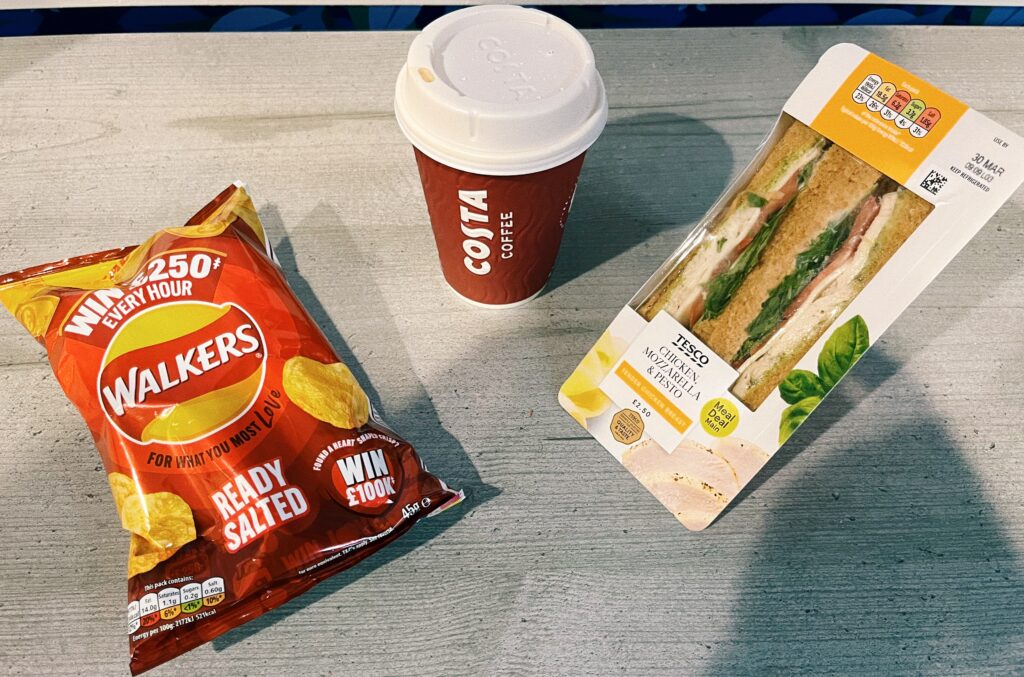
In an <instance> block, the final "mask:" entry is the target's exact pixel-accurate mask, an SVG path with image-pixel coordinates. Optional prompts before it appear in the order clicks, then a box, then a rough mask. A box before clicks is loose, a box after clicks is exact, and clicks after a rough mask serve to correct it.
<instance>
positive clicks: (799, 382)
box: [779, 369, 828, 404]
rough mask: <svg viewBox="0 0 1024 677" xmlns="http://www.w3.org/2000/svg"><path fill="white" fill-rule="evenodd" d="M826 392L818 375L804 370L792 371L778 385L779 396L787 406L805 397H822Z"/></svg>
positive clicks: (826, 389)
mask: <svg viewBox="0 0 1024 677" xmlns="http://www.w3.org/2000/svg"><path fill="white" fill-rule="evenodd" d="M827 392H828V388H826V387H825V384H823V383H822V382H821V379H820V378H818V375H817V374H815V373H814V372H812V371H807V370H806V369H794V370H793V371H791V372H789V374H788V375H787V376H786V378H784V379H783V380H782V383H780V384H779V394H780V395H782V399H784V400H785V401H786V402H788V403H789V404H796V403H797V402H799V401H800V400H802V399H805V398H807V397H824V396H825V394H826V393H827Z"/></svg>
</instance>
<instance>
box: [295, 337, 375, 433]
mask: <svg viewBox="0 0 1024 677" xmlns="http://www.w3.org/2000/svg"><path fill="white" fill-rule="evenodd" d="M282 382H283V383H284V391H285V393H287V395H288V397H289V398H290V399H291V400H292V402H294V403H295V404H297V405H299V408H300V409H302V410H303V411H304V412H306V413H307V414H309V415H310V416H312V417H313V418H316V419H319V420H321V421H324V422H326V423H330V424H331V425H333V426H337V427H338V428H349V429H352V428H358V427H360V426H362V425H363V424H364V423H366V421H367V420H368V419H369V417H370V401H369V400H368V399H367V398H366V393H364V392H363V389H362V388H360V387H359V383H358V382H357V381H356V378H355V376H353V375H352V372H351V371H350V370H349V368H348V367H346V366H345V364H344V363H342V362H335V363H333V364H324V363H322V362H317V361H316V360H311V359H309V358H308V357H302V356H301V355H297V356H295V357H293V358H291V359H289V360H288V361H287V362H285V365H284V375H283V377H282Z"/></svg>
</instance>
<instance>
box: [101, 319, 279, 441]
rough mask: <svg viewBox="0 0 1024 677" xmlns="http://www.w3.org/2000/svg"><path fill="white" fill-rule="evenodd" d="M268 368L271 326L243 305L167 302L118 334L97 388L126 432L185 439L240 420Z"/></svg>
mask: <svg viewBox="0 0 1024 677" xmlns="http://www.w3.org/2000/svg"><path fill="white" fill-rule="evenodd" d="M265 367H266V349H265V346H264V342H263V333H262V332H261V331H260V328H259V327H258V326H257V324H256V321H255V320H253V319H252V317H251V316H250V315H249V314H248V313H247V312H246V311H244V310H242V309H241V308H240V307H238V306H236V305H234V304H231V303H225V304H223V305H215V304H212V303H204V302H200V301H186V302H178V303H166V304H163V305H160V306H157V307H155V308H151V309H149V310H145V311H143V312H141V313H139V314H138V315H136V316H135V317H133V318H131V319H130V320H128V321H127V322H126V323H125V324H124V326H122V327H121V329H120V330H119V331H118V332H117V334H115V335H114V338H113V340H111V342H110V345H109V346H108V347H107V351H106V354H105V355H104V357H103V364H102V368H101V369H100V374H99V379H98V383H97V390H98V392H99V399H100V402H101V403H102V406H103V411H104V413H105V414H106V416H107V419H108V420H109V421H110V423H111V424H112V425H113V426H114V427H115V428H117V430H118V431H119V432H120V433H121V434H122V435H124V436H125V437H128V438H130V439H131V440H133V441H135V442H138V443H139V444H149V443H151V442H158V443H163V444H179V443H186V442H193V441H195V440H198V439H201V438H203V437H206V436H207V435H210V434H212V433H214V432H217V431H218V430H221V429H223V428H225V427H226V426H228V425H230V424H231V423H233V422H234V421H236V420H238V418H239V417H240V416H242V414H244V413H245V412H246V411H247V410H248V409H249V407H251V406H252V404H253V402H254V401H255V399H256V397H257V395H258V394H259V392H260V389H261V387H262V386H263V377H264V372H265Z"/></svg>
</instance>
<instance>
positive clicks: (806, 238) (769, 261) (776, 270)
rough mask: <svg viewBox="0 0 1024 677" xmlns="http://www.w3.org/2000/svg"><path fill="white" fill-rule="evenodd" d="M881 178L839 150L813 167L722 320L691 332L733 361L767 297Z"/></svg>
mask: <svg viewBox="0 0 1024 677" xmlns="http://www.w3.org/2000/svg"><path fill="white" fill-rule="evenodd" d="M881 178H882V175H881V173H879V172H878V171H877V170H875V169H873V168H872V167H869V166H868V165H866V164H865V163H863V162H861V161H860V160H858V159H857V158H855V157H854V156H853V155H851V154H849V153H848V152H846V151H845V150H843V149H842V148H840V147H839V146H832V147H830V148H829V149H828V150H827V151H825V154H824V156H822V158H821V160H820V161H819V162H818V164H817V165H816V166H815V169H814V174H813V175H812V176H811V180H810V182H809V183H808V185H807V187H806V188H805V189H804V192H803V193H802V194H801V196H800V199H798V200H797V201H796V203H795V204H794V206H793V208H792V209H791V210H790V212H789V213H788V214H787V215H786V217H785V218H784V219H783V221H782V223H781V224H779V229H778V231H777V232H776V233H775V237H774V238H772V241H771V243H769V245H768V247H767V248H766V249H765V250H764V252H763V253H762V255H761V261H760V263H759V264H758V265H757V267H755V268H754V270H753V271H752V272H751V273H750V274H749V275H748V276H747V278H746V279H745V280H744V281H743V283H742V284H741V285H740V287H739V289H738V290H737V291H736V293H735V294H734V296H733V298H732V302H731V303H730V304H729V306H728V307H727V308H726V309H725V311H724V312H722V314H721V315H719V316H718V317H716V318H714V319H710V320H701V321H700V322H698V323H697V324H696V325H695V326H694V328H693V332H694V334H696V335H697V337H698V338H700V339H701V340H702V341H704V342H705V343H706V344H707V345H708V347H709V348H711V349H712V350H713V351H714V352H715V353H717V354H718V355H719V356H721V357H722V358H724V359H726V360H732V359H733V358H734V356H735V355H736V354H737V353H738V352H739V350H740V347H741V346H742V345H743V342H744V341H746V339H747V327H748V326H749V325H750V323H751V322H752V321H753V320H754V318H755V317H757V315H758V313H759V312H760V311H761V304H762V303H764V301H765V298H766V297H767V296H768V293H769V292H770V291H771V290H772V289H774V288H775V287H776V286H777V285H778V284H779V283H780V282H782V279H783V278H784V277H786V276H787V275H788V274H789V273H791V272H792V271H793V269H794V266H795V262H796V257H797V255H798V254H800V253H801V252H803V251H805V250H806V249H807V248H808V247H809V246H810V245H811V243H812V242H813V241H814V240H815V238H817V237H818V235H820V234H821V232H822V231H824V230H825V229H826V228H827V227H828V226H829V225H830V224H832V223H834V222H836V221H838V220H840V219H842V218H844V217H845V216H846V215H848V214H850V213H851V212H852V211H853V210H854V209H856V208H857V207H858V206H859V205H860V204H861V202H863V200H864V198H866V197H867V196H869V195H870V194H871V193H872V192H873V191H874V190H875V187H876V185H877V184H878V182H879V181H880V180H881Z"/></svg>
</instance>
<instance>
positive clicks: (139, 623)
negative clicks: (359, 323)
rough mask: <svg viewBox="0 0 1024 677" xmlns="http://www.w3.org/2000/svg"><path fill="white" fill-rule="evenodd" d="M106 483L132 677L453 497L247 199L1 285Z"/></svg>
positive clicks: (287, 595) (217, 204) (220, 201)
mask: <svg viewBox="0 0 1024 677" xmlns="http://www.w3.org/2000/svg"><path fill="white" fill-rule="evenodd" d="M0 301H2V302H3V304H4V305H5V306H6V307H7V308H8V309H9V310H10V311H11V312H12V313H13V314H14V316H15V317H16V318H17V319H18V320H19V321H20V322H21V323H22V324H23V325H24V326H25V327H26V328H27V329H28V330H29V332H31V333H32V335H33V336H35V337H36V338H37V339H38V340H39V341H40V342H41V343H42V344H43V345H44V346H45V347H46V350H47V353H48V354H49V358H50V363H51V364H52V366H53V370H54V374H56V376H57V380H58V381H59V382H60V384H61V386H62V387H63V388H64V392H65V393H67V396H68V398H70V399H71V401H72V402H74V404H75V405H76V406H77V407H78V409H79V411H80V412H81V413H82V416H83V417H84V418H85V420H86V423H87V424H88V426H89V430H90V432H91V433H92V435H93V439H94V440H95V441H96V446H97V447H98V448H99V451H100V456H101V457H102V458H103V463H104V466H105V467H106V470H107V472H108V473H109V475H108V478H109V481H110V486H111V490H112V492H113V495H114V501H115V503H116V505H117V509H118V513H119V515H120V517H121V524H122V526H123V527H124V528H125V529H126V530H127V531H128V532H129V533H130V534H131V541H130V546H129V557H128V627H127V632H128V638H129V647H130V651H131V663H130V667H131V671H132V673H133V674H138V673H140V672H143V671H145V670H148V669H149V668H152V667H154V666H156V665H159V664H160V663H163V662H165V661H167V660H170V659H171V658H174V657H175V656H178V655H180V654H182V653H184V652H186V651H189V650H190V649H192V648H194V647H196V646H198V645H200V644H202V643H204V642H208V641H210V640H211V639H213V638H214V637H217V636H218V635H220V634H222V633H224V632H227V631H228V630H230V629H232V628H234V627H237V626H239V625H241V624H243V623H245V622H247V621H250V620H252V619H253V618H256V617H257V616H259V615H260V614H262V613H264V612H265V611H268V610H270V609H273V608H275V607H277V606H279V605H281V604H283V603H284V602H286V601H288V600H289V599H291V598H293V597H295V596H297V595H299V594H301V593H302V592H304V591H305V590H307V589H309V588H310V587H312V586H313V585H314V584H316V583H317V582H318V581H320V580H323V579H324V578H327V577H328V576H331V575H333V574H335V573H337V572H339V571H342V570H343V569H347V568H348V567H351V566H353V565H354V564H356V563H357V562H359V561H360V560H362V559H363V558H364V557H366V556H368V555H370V554H372V553H373V552H375V551H377V550H378V549H380V548H381V547H383V546H385V545H387V544H388V543H390V542H391V541H393V540H395V539H396V538H398V537H399V536H401V535H402V534H403V533H405V531H407V530H408V529H409V528H410V527H411V526H412V525H413V524H414V523H415V522H416V521H417V520H419V519H421V518H423V517H426V516H428V515H431V514H435V513H437V512H439V511H441V510H444V509H445V508H448V507H450V506H452V505H454V504H455V503H458V502H459V501H460V500H462V494H461V492H456V491H452V490H450V489H449V488H448V487H446V486H445V485H444V483H443V482H441V481H440V480H438V479H437V478H436V477H434V476H433V475H431V474H430V473H429V472H427V470H426V469H425V468H424V467H423V464H422V463H421V461H420V459H419V457H418V456H417V455H416V452H415V451H414V450H413V448H412V446H410V445H409V443H408V442H406V441H405V440H403V439H402V438H401V437H398V436H397V435H396V434H395V433H394V432H392V431H391V430H390V429H389V428H388V427H387V426H385V425H384V424H383V423H381V422H380V421H378V420H377V418H376V416H375V414H374V412H373V408H372V406H371V405H370V402H369V400H368V399H367V397H366V394H365V393H364V392H363V390H362V388H361V387H360V386H359V383H358V382H357V381H356V379H355V377H354V376H353V375H352V372H351V371H350V370H349V369H348V367H347V366H345V364H344V363H342V361H341V360H340V359H339V358H338V355H337V354H336V353H335V352H334V350H333V349H332V348H331V346H330V344H329V343H328V342H327V339H326V338H325V337H324V335H323V334H322V333H321V332H320V330H319V328H318V327H317V325H316V324H315V323H314V321H313V319H312V318H311V317H310V316H309V314H308V313H307V312H306V310H305V308H303V306H302V304H301V303H300V302H299V300H298V299H297V298H296V297H295V294H294V293H293V292H292V290H291V288H290V287H289V286H288V283H287V282H286V281H285V279H284V276H283V275H282V273H281V270H280V269H279V268H278V266H277V265H276V263H275V260H274V257H273V254H272V252H271V250H270V246H269V243H268V242H267V238H266V235H265V233H264V231H263V226H262V224H261V223H260V220H259V217H258V216H257V215H256V212H255V210H254V208H253V205H252V202H251V201H250V199H249V196H248V195H247V194H246V192H245V190H244V188H242V187H241V186H239V185H233V186H231V187H229V188H228V189H227V190H225V191H224V192H223V193H221V194H220V195H218V196H217V198H216V199H215V200H214V201H213V202H211V203H210V204H208V205H207V206H206V207H204V208H203V210H202V211H200V212H199V213H198V214H196V215H195V216H194V217H193V218H192V219H191V220H190V221H189V223H188V225H186V226H184V227H181V228H167V229H164V230H161V231H159V232H157V233H156V234H155V235H153V236H152V237H151V238H150V239H149V240H147V241H146V242H145V243H144V244H142V245H140V246H138V247H129V248H125V249H118V250H111V251H107V252H101V253H97V254H90V255H86V256H83V257H78V258H75V259H69V260H66V261H62V262H58V263H53V264H48V265H44V266H39V267H36V268H31V269H28V270H24V271H21V272H18V273H13V274H10V275H7V276H5V277H2V278H0Z"/></svg>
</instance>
